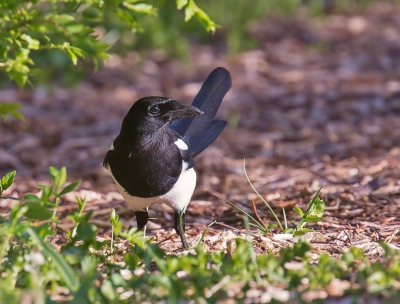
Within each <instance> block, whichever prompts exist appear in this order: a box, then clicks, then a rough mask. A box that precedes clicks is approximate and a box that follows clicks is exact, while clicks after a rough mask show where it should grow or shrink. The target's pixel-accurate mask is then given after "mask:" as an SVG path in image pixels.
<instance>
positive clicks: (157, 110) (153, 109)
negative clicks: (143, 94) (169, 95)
mask: <svg viewBox="0 0 400 304" xmlns="http://www.w3.org/2000/svg"><path fill="white" fill-rule="evenodd" d="M160 111H161V109H160V106H159V105H154V106H151V107H150V108H149V112H150V114H153V115H156V114H158V113H160Z"/></svg>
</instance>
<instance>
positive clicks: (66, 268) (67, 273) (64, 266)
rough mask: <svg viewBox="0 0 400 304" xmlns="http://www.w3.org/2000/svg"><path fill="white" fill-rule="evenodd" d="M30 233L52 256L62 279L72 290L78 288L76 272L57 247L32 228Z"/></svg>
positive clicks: (45, 252)
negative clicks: (56, 249)
mask: <svg viewBox="0 0 400 304" xmlns="http://www.w3.org/2000/svg"><path fill="white" fill-rule="evenodd" d="M28 233H29V235H30V236H31V238H32V239H33V241H34V242H35V243H36V244H38V245H40V247H42V249H43V253H44V254H45V255H46V256H47V257H50V258H51V259H52V261H53V264H54V266H55V267H56V268H57V270H58V273H59V275H60V277H61V278H62V280H63V281H64V282H65V284H66V285H67V287H68V288H69V289H70V290H71V291H75V290H77V289H78V281H77V279H76V276H75V273H74V271H73V270H72V268H71V266H70V265H69V264H68V263H67V262H66V260H65V259H64V258H63V256H62V255H61V254H59V253H58V252H57V251H55V249H54V248H53V247H52V246H51V245H50V244H49V243H46V242H45V241H43V240H42V239H41V238H40V237H39V236H38V235H37V234H36V232H35V231H34V230H33V229H32V228H28Z"/></svg>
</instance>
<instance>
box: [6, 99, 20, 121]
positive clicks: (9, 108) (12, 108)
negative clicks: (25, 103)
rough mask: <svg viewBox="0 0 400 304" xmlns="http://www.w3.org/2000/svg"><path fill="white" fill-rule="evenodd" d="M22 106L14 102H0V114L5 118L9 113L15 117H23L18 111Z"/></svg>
mask: <svg viewBox="0 0 400 304" xmlns="http://www.w3.org/2000/svg"><path fill="white" fill-rule="evenodd" d="M20 108H22V106H21V105H20V104H19V103H16V102H7V103H6V102H2V103H0V116H2V117H3V118H4V120H7V116H8V115H10V116H12V117H14V118H17V119H23V118H24V116H23V115H22V114H21V113H20V112H19V109H20Z"/></svg>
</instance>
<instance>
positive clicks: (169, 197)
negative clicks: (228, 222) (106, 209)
mask: <svg viewBox="0 0 400 304" xmlns="http://www.w3.org/2000/svg"><path fill="white" fill-rule="evenodd" d="M231 85H232V83H231V76H230V73H229V72H228V71H227V70H226V69H225V68H221V67H219V68H216V69H215V70H213V71H212V72H211V74H210V75H209V76H208V77H207V79H206V80H205V82H204V83H203V85H202V87H201V89H200V91H199V93H198V94H197V95H196V97H195V98H194V100H193V103H192V105H184V104H181V103H179V102H178V101H175V100H173V99H170V98H165V97H157V96H149V97H144V98H141V99H139V100H138V101H136V102H135V103H134V104H133V105H132V107H131V108H130V110H129V112H128V114H127V115H126V116H125V118H124V119H123V122H122V126H121V131H120V133H119V135H118V136H117V137H116V139H115V140H114V142H113V143H112V145H111V147H110V149H109V150H108V152H107V154H106V156H105V158H104V163H103V165H104V167H105V168H106V169H107V170H108V171H109V172H110V174H111V177H112V178H113V180H114V182H115V183H116V186H117V188H118V190H119V192H120V193H121V195H122V196H123V198H124V199H125V200H126V202H127V203H128V205H129V206H130V207H131V208H132V209H133V210H134V211H135V215H136V221H137V226H138V229H143V228H144V227H145V225H146V224H147V221H148V212H147V210H148V207H149V206H151V205H152V204H153V203H164V204H166V205H168V206H169V207H171V208H172V209H173V210H174V228H175V230H176V232H177V234H178V235H179V237H180V239H181V241H182V244H183V247H184V249H186V250H187V249H188V247H187V244H186V241H185V238H184V233H185V210H186V207H187V205H188V204H189V202H190V199H191V197H192V194H193V191H194V189H195V186H196V172H195V171H194V168H193V166H194V160H193V158H194V157H196V156H197V155H198V154H199V153H201V152H202V151H203V150H204V149H205V148H207V147H208V146H209V145H210V144H211V143H212V142H213V141H214V140H215V139H216V138H217V137H218V136H219V134H220V133H221V132H222V131H223V130H224V128H225V126H226V124H227V122H226V121H225V120H220V119H217V118H215V115H216V113H217V111H218V108H219V106H220V104H221V102H222V99H223V98H224V96H225V94H226V93H227V92H228V91H229V89H230V88H231ZM180 218H182V227H183V229H181V226H180Z"/></svg>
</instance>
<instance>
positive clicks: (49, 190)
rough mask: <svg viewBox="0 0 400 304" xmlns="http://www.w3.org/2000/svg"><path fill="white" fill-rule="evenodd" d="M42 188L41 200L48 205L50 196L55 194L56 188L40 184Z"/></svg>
mask: <svg viewBox="0 0 400 304" xmlns="http://www.w3.org/2000/svg"><path fill="white" fill-rule="evenodd" d="M39 188H41V189H42V196H41V197H40V201H41V202H42V204H43V205H47V204H48V203H49V198H50V196H51V195H52V194H53V191H54V188H53V187H51V186H39Z"/></svg>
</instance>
